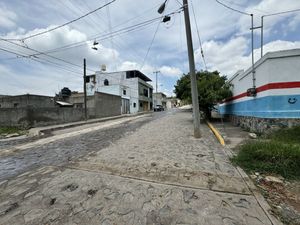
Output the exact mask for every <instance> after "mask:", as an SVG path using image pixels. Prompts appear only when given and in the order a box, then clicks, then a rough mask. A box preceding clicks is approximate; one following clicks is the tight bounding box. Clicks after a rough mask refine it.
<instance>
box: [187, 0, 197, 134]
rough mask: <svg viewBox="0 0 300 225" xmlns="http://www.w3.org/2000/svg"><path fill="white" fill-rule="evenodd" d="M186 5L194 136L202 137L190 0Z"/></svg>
mask: <svg viewBox="0 0 300 225" xmlns="http://www.w3.org/2000/svg"><path fill="white" fill-rule="evenodd" d="M183 7H184V20H185V31H186V40H187V48H188V55H189V66H190V77H191V88H192V103H193V115H194V137H195V138H200V137H201V133H200V112H199V100H198V89H197V79H196V74H195V59H194V49H193V41H192V33H191V24H190V16H189V9H188V1H187V0H183Z"/></svg>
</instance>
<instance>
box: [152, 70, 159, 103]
mask: <svg viewBox="0 0 300 225" xmlns="http://www.w3.org/2000/svg"><path fill="white" fill-rule="evenodd" d="M153 73H155V76H156V79H155V83H156V84H155V92H156V93H157V74H158V73H160V71H159V70H157V71H154V72H153ZM153 100H154V99H153ZM156 105H157V94H156V95H155V104H154V107H155V106H156Z"/></svg>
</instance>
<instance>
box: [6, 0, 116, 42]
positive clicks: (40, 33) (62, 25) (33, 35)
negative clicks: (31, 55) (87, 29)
mask: <svg viewBox="0 0 300 225" xmlns="http://www.w3.org/2000/svg"><path fill="white" fill-rule="evenodd" d="M115 1H116V0H112V1H110V2H108V3H106V4H104V5H102V6H100V7H98V8H96V9H94V10H92V11H90V12H88V13H86V14H84V15H82V16H80V17H78V18H76V19H73V20H71V21H69V22H67V23H64V24H61V25H59V26H56V27H54V28H51V29H49V30H45V31H42V32H39V33H36V34H32V35H29V36H26V37H23V38H18V39H16V38H15V39H13V38H10V39H6V40H11V41H12V40H13V41H25V40H27V39H29V38H33V37H37V36H40V35H43V34H46V33H49V32H51V31H54V30H57V29H59V28H61V27H64V26H66V25H69V24H71V23H74V22H76V21H78V20H80V19H82V18H84V17H86V16H88V15H90V14H92V13H94V12H96V11H98V10H100V9H102V8H104V7H106V6H108V5H110V4H111V3H113V2H115Z"/></svg>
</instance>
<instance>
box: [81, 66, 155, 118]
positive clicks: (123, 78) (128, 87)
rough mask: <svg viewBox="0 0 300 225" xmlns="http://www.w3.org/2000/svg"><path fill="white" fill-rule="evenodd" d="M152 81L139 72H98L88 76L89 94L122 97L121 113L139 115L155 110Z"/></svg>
mask: <svg viewBox="0 0 300 225" xmlns="http://www.w3.org/2000/svg"><path fill="white" fill-rule="evenodd" d="M150 81H151V79H150V78H148V77H147V76H146V75H145V74H143V73H141V72H140V71H137V70H131V71H121V72H112V73H106V72H96V74H95V75H90V76H88V79H87V81H86V87H87V94H88V95H93V94H94V93H95V92H102V93H107V94H112V95H117V96H121V112H122V114H126V113H137V112H143V111H150V110H152V108H153V103H152V95H153V87H152V86H151V85H150V84H149V83H148V82H150Z"/></svg>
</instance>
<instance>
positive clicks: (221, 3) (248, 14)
mask: <svg viewBox="0 0 300 225" xmlns="http://www.w3.org/2000/svg"><path fill="white" fill-rule="evenodd" d="M216 2H217V3H219V4H220V5H222V6H224V7H225V8H227V9H230V10H233V11H235V12H238V13H241V14H244V15H247V16H251V14H250V13H246V12H243V11H240V10H238V9H234V8H232V7H230V6H228V5H226V4H224V3H223V2H220V1H219V0H216Z"/></svg>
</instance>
